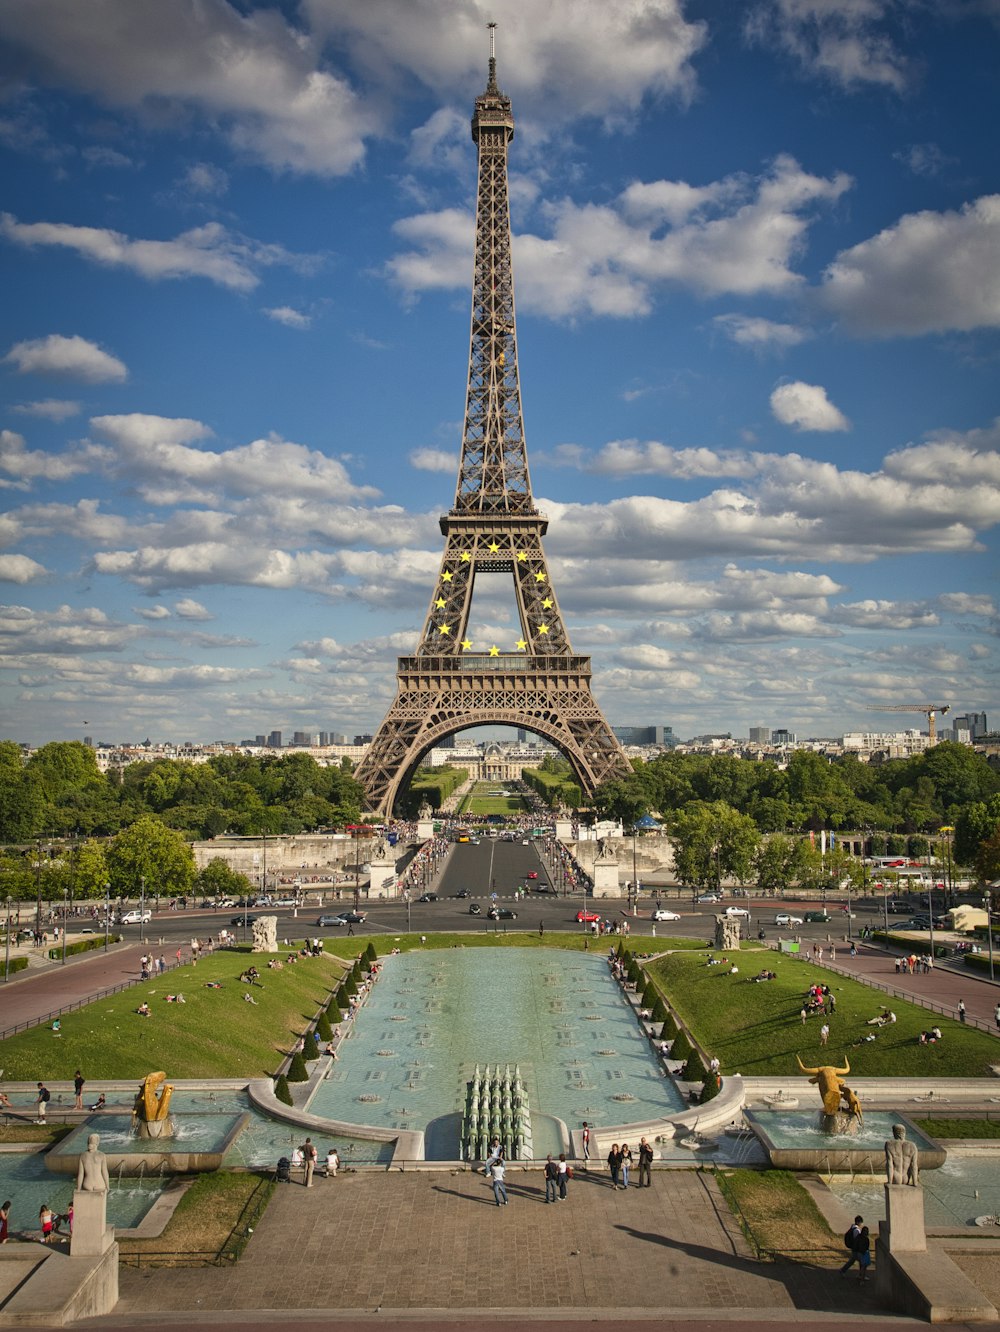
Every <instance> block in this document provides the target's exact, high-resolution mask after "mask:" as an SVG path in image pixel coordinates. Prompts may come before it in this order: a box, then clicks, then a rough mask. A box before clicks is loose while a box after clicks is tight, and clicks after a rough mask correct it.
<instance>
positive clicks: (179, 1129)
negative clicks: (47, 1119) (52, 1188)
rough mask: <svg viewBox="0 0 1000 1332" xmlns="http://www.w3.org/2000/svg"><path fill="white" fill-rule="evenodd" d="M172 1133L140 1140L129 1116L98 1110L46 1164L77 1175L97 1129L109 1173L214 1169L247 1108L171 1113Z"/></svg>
mask: <svg viewBox="0 0 1000 1332" xmlns="http://www.w3.org/2000/svg"><path fill="white" fill-rule="evenodd" d="M171 1118H172V1119H173V1121H174V1133H173V1135H172V1136H170V1137H161V1138H139V1137H136V1136H135V1134H134V1133H133V1131H132V1117H131V1115H109V1114H101V1115H94V1116H91V1117H90V1118H89V1119H85V1120H84V1122H83V1123H82V1124H80V1125H79V1126H78V1127H77V1128H75V1129H74V1130H73V1132H72V1133H70V1134H69V1135H68V1136H67V1137H65V1138H63V1139H62V1140H61V1141H60V1142H57V1143H56V1144H55V1145H54V1146H53V1147H51V1148H50V1149H49V1150H48V1151H47V1152H46V1154H45V1164H46V1166H47V1167H48V1169H49V1170H51V1171H52V1172H53V1173H54V1174H59V1175H75V1174H76V1168H77V1162H78V1161H79V1158H80V1154H81V1153H82V1152H85V1151H86V1150H87V1138H88V1137H89V1136H90V1134H91V1133H96V1134H97V1135H98V1137H99V1138H100V1144H99V1145H100V1150H101V1151H102V1152H104V1154H105V1156H106V1157H107V1158H108V1172H109V1174H116V1173H121V1174H125V1175H149V1174H153V1173H159V1172H165V1173H167V1174H171V1175H187V1174H192V1173H196V1172H201V1171H206V1170H218V1169H220V1168H221V1166H222V1158H223V1157H224V1156H225V1154H226V1152H227V1151H228V1149H229V1147H230V1146H231V1145H232V1143H233V1142H235V1140H236V1139H237V1138H238V1137H239V1135H240V1134H241V1133H242V1132H243V1129H244V1127H245V1126H246V1123H247V1121H248V1119H249V1116H248V1115H247V1113H246V1112H245V1111H243V1112H241V1113H238V1114H221V1115H216V1114H212V1115H172V1116H171Z"/></svg>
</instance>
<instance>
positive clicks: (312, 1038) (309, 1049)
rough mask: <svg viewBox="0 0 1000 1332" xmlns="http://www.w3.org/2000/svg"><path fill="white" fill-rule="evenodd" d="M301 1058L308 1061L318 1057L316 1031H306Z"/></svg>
mask: <svg viewBox="0 0 1000 1332" xmlns="http://www.w3.org/2000/svg"><path fill="white" fill-rule="evenodd" d="M302 1058H303V1059H304V1060H305V1061H306V1063H308V1062H309V1061H310V1059H318V1058H319V1046H318V1045H317V1044H316V1033H315V1032H314V1031H307V1032H306V1034H305V1037H304V1039H303V1048H302Z"/></svg>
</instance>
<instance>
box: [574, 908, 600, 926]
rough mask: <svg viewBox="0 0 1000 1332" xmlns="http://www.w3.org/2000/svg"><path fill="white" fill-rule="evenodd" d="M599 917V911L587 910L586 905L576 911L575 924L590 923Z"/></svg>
mask: <svg viewBox="0 0 1000 1332" xmlns="http://www.w3.org/2000/svg"><path fill="white" fill-rule="evenodd" d="M600 919H601V913H600V912H599V911H588V910H587V908H586V907H584V909H583V910H582V911H578V912H577V913H576V920H577V924H585V925H591V924H593V922H594V921H595V920H600Z"/></svg>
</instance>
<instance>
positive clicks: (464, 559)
mask: <svg viewBox="0 0 1000 1332" xmlns="http://www.w3.org/2000/svg"><path fill="white" fill-rule="evenodd" d="M471 559H472V556H471V555H470V554H469V552H468V551H467V550H463V551H462V563H463V564H468V563H469V561H470V560H471Z"/></svg>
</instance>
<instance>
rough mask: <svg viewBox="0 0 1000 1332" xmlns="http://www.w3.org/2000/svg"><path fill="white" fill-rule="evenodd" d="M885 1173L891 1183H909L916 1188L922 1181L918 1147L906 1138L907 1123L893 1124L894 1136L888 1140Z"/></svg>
mask: <svg viewBox="0 0 1000 1332" xmlns="http://www.w3.org/2000/svg"><path fill="white" fill-rule="evenodd" d="M885 1175H886V1181H887V1183H889V1184H909V1185H911V1186H912V1187H913V1188H916V1187H917V1185H918V1184H919V1182H920V1165H919V1161H918V1157H917V1149H916V1147H915V1145H914V1144H913V1143H912V1142H908V1141H907V1139H906V1125H905V1124H893V1126H892V1137H891V1138H889V1139H887V1141H886V1144H885Z"/></svg>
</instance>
